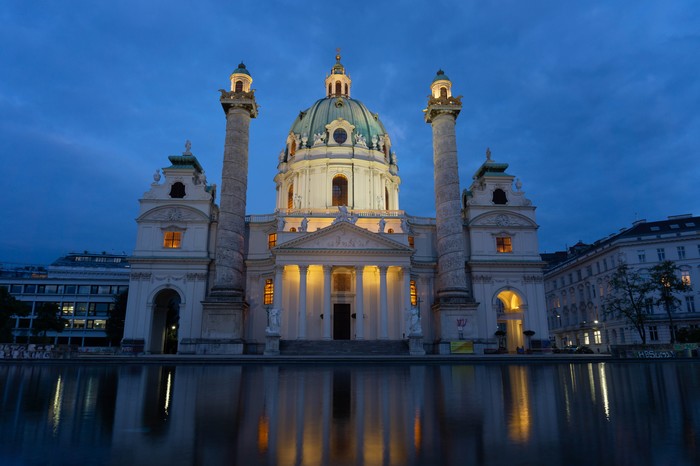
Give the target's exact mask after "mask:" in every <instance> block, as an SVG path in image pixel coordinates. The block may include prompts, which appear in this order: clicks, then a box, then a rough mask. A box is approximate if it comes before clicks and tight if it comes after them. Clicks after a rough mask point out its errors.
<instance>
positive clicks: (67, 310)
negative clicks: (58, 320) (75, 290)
mask: <svg viewBox="0 0 700 466" xmlns="http://www.w3.org/2000/svg"><path fill="white" fill-rule="evenodd" d="M74 311H75V304H74V303H63V305H62V306H61V314H63V315H64V316H72V315H73V312H74Z"/></svg>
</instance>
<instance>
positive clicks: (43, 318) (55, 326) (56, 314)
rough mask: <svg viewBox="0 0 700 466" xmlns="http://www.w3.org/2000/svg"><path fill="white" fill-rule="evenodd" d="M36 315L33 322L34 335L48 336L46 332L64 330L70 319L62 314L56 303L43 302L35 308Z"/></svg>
mask: <svg viewBox="0 0 700 466" xmlns="http://www.w3.org/2000/svg"><path fill="white" fill-rule="evenodd" d="M34 312H35V313H36V317H34V322H32V334H33V335H34V336H37V335H41V336H42V337H45V336H46V332H47V331H49V330H53V331H54V332H59V333H60V332H62V331H63V329H64V328H66V324H67V323H68V321H67V320H66V319H64V318H63V317H62V316H61V314H60V309H59V308H58V304H56V303H41V304H38V305H37V306H36V308H35V309H34Z"/></svg>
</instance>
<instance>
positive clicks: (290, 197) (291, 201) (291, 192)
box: [287, 184, 294, 209]
mask: <svg viewBox="0 0 700 466" xmlns="http://www.w3.org/2000/svg"><path fill="white" fill-rule="evenodd" d="M293 208H294V185H293V184H292V185H290V186H289V190H288V191H287V209H293Z"/></svg>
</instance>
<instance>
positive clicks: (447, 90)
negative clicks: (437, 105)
mask: <svg viewBox="0 0 700 466" xmlns="http://www.w3.org/2000/svg"><path fill="white" fill-rule="evenodd" d="M430 91H431V93H432V96H433V98H434V99H440V98H443V99H444V98H449V97H452V81H450V78H448V77H447V75H446V74H445V72H444V71H442V70H438V72H437V74H436V75H435V79H433V83H432V84H431V85H430Z"/></svg>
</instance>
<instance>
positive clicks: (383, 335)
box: [379, 266, 389, 340]
mask: <svg viewBox="0 0 700 466" xmlns="http://www.w3.org/2000/svg"><path fill="white" fill-rule="evenodd" d="M387 269H388V267H387V266H381V267H379V339H380V340H387V339H388V338H389V311H388V309H387V299H386V294H387V292H386V272H387Z"/></svg>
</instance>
